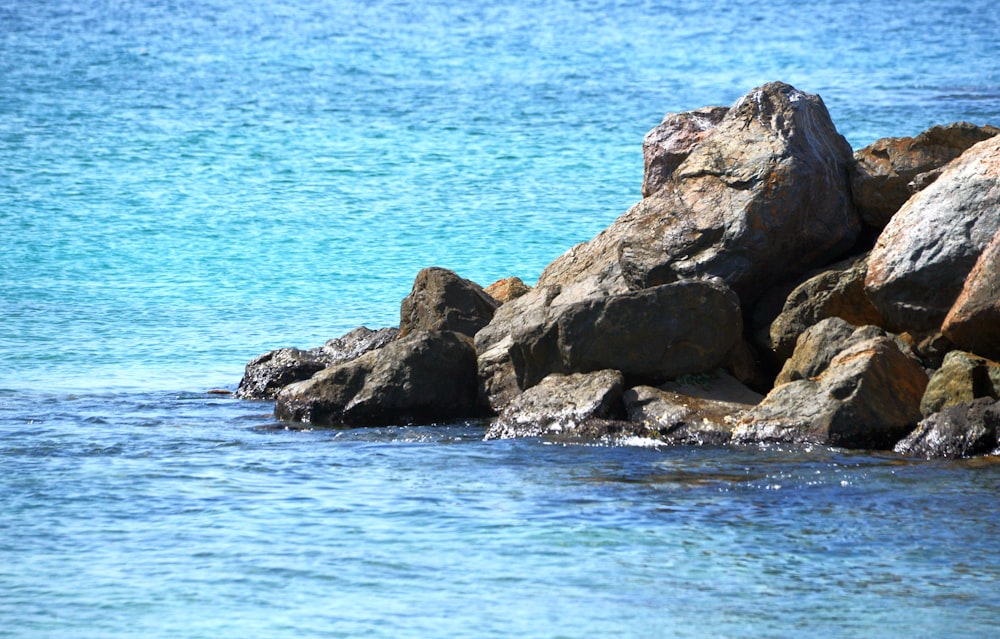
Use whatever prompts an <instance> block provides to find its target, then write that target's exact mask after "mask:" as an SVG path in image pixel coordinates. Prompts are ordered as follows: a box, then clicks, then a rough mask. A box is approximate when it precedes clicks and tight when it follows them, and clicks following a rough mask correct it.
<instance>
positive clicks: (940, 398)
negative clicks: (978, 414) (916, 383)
mask: <svg viewBox="0 0 1000 639" xmlns="http://www.w3.org/2000/svg"><path fill="white" fill-rule="evenodd" d="M980 397H992V398H993V399H997V398H1000V363H997V362H994V361H992V360H988V359H986V358H985V357H978V356H976V355H973V354H972V353H966V352H963V351H952V352H950V353H948V354H947V355H946V356H945V358H944V362H943V363H942V364H941V368H939V369H938V370H936V371H935V372H934V374H933V375H931V379H930V382H928V384H927V390H926V391H924V397H923V399H922V400H920V412H921V413H922V414H923V416H924V417H927V416H929V415H932V414H934V413H936V412H938V411H940V410H942V409H944V408H947V407H948V406H955V405H957V404H964V403H968V402H971V401H972V400H974V399H978V398H980Z"/></svg>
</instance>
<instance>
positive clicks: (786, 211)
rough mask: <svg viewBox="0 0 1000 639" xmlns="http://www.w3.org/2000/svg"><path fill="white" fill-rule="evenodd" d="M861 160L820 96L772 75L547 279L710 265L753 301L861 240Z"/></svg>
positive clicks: (593, 278)
mask: <svg viewBox="0 0 1000 639" xmlns="http://www.w3.org/2000/svg"><path fill="white" fill-rule="evenodd" d="M850 161H851V148H850V145H848V143H847V141H846V140H845V139H844V138H843V137H842V136H841V135H840V134H839V133H838V132H837V130H836V127H834V125H833V123H832V122H831V120H830V116H829V113H828V112H827V110H826V107H825V106H824V104H823V102H822V100H821V99H820V98H819V97H818V96H816V95H811V94H807V93H802V92H801V91H798V90H796V89H795V88H794V87H791V86H789V85H787V84H783V83H780V82H775V83H770V84H767V85H764V86H762V87H759V88H757V89H754V90H753V91H751V92H750V93H748V94H747V95H745V96H744V97H742V98H740V100H739V101H738V102H737V103H736V104H735V105H734V106H733V107H732V108H731V109H729V111H728V112H727V113H726V115H725V117H724V118H723V119H722V121H721V122H719V124H718V125H717V126H716V127H715V128H713V129H712V130H711V131H710V132H709V133H708V135H706V136H705V137H704V138H703V139H702V140H701V142H700V144H698V145H697V146H695V147H694V148H693V149H692V150H691V152H690V154H689V155H688V156H687V157H686V159H684V161H683V162H681V163H680V165H679V166H678V167H677V168H676V169H675V170H674V171H673V173H672V174H671V175H670V177H669V183H668V184H664V185H663V186H662V187H661V188H659V190H657V191H656V192H655V193H654V194H653V195H652V196H650V197H648V198H645V199H643V200H642V201H641V202H639V203H638V204H636V205H635V206H633V207H632V208H631V209H629V210H628V211H627V212H626V213H625V214H624V215H622V216H621V217H620V218H618V220H616V221H615V222H614V223H613V224H612V225H611V226H610V227H609V228H608V229H606V230H604V231H603V232H601V233H600V234H598V236H597V237H595V238H594V239H593V240H591V241H590V242H587V243H585V244H581V245H578V246H576V247H574V248H573V249H571V250H570V251H568V252H567V253H565V254H564V255H563V256H561V257H560V258H558V259H556V260H555V261H554V262H553V263H552V264H550V265H549V266H548V267H547V268H546V269H545V271H544V272H543V273H542V275H541V277H540V278H539V281H538V285H539V286H540V287H542V286H546V285H553V284H562V285H567V284H571V283H578V282H584V281H589V282H591V284H590V286H591V287H592V288H597V287H602V288H604V289H606V290H610V291H613V292H621V291H622V290H623V289H642V288H647V287H651V286H656V285H660V284H665V283H669V282H673V281H676V280H678V279H684V278H692V277H697V276H705V275H710V276H717V277H720V278H721V279H722V280H724V281H725V282H726V283H727V284H728V285H729V286H730V287H731V288H732V289H733V290H734V291H736V293H737V294H738V295H739V297H740V300H741V301H742V302H743V304H744V306H746V307H748V308H749V307H750V306H752V303H753V302H754V301H755V300H756V299H757V298H758V297H759V296H760V294H761V293H762V292H763V291H766V290H767V289H768V287H769V286H771V285H772V284H774V283H777V282H779V281H782V280H788V279H793V278H794V277H796V276H797V275H799V274H800V273H802V272H804V271H806V270H808V269H810V268H815V267H817V266H820V265H822V264H826V263H830V262H832V261H834V260H836V259H838V258H839V257H841V256H842V255H843V254H844V253H845V252H846V251H847V250H848V249H850V248H851V246H852V245H853V244H854V242H855V239H856V237H857V235H858V233H859V231H860V228H861V224H860V221H859V218H858V216H857V213H856V212H855V210H854V205H853V203H852V201H851V195H850V186H849V183H848V164H849V163H850Z"/></svg>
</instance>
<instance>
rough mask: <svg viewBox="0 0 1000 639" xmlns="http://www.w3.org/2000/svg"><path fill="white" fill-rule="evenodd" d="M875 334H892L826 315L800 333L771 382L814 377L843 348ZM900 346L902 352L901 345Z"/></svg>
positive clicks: (785, 381) (877, 328) (874, 327)
mask: <svg viewBox="0 0 1000 639" xmlns="http://www.w3.org/2000/svg"><path fill="white" fill-rule="evenodd" d="M877 337H892V336H890V335H889V334H888V333H886V332H885V330H883V329H881V328H879V327H877V326H871V325H868V326H862V327H857V326H854V325H853V324H851V323H849V322H847V321H845V320H843V319H841V318H839V317H829V318H827V319H825V320H823V321H821V322H819V323H818V324H815V325H813V326H811V327H809V328H808V329H806V331H805V332H804V333H802V335H801V336H800V337H799V339H798V342H797V343H796V346H795V351H794V352H793V353H792V356H791V357H789V358H788V360H787V361H786V362H785V365H784V366H783V367H782V368H781V372H779V373H778V377H777V379H775V380H774V385H775V386H780V385H781V384H787V383H789V382H794V381H796V380H799V379H812V378H814V377H818V376H820V375H822V374H823V371H825V370H826V369H827V368H828V367H829V366H830V362H832V361H833V358H834V357H836V356H837V355H839V354H840V352H841V351H843V350H844V349H845V348H848V347H850V346H853V345H854V344H858V343H860V342H864V341H867V340H870V339H874V338H877ZM896 345H897V346H900V343H899V342H897V344H896ZM900 350H903V351H904V352H906V350H905V349H903V348H901V349H900ZM906 354H907V355H909V353H906Z"/></svg>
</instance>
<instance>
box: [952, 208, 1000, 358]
mask: <svg viewBox="0 0 1000 639" xmlns="http://www.w3.org/2000/svg"><path fill="white" fill-rule="evenodd" d="M997 214H998V215H1000V213H997ZM941 331H942V333H944V335H945V336H946V337H947V338H948V339H949V340H951V341H952V342H953V343H954V344H955V345H956V346H958V347H959V348H963V349H966V350H970V351H973V352H975V353H977V354H980V355H985V356H987V357H991V358H993V359H1000V230H998V231H997V232H996V233H995V234H994V235H993V239H992V240H990V243H989V244H987V245H986V248H985V249H983V253H982V255H980V256H979V260H978V261H977V262H976V265H975V266H974V267H973V268H972V271H971V272H970V273H969V276H968V277H967V278H966V279H965V284H964V286H963V287H962V292H961V293H960V294H959V296H958V299H956V300H955V303H954V304H953V305H952V307H951V309H950V310H949V311H948V315H947V316H946V317H945V318H944V323H943V324H942V326H941Z"/></svg>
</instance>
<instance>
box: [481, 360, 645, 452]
mask: <svg viewBox="0 0 1000 639" xmlns="http://www.w3.org/2000/svg"><path fill="white" fill-rule="evenodd" d="M624 383H625V379H624V377H623V376H622V374H621V373H620V372H618V371H614V370H602V371H595V372H592V373H573V374H571V375H560V374H558V373H557V374H552V375H549V376H547V377H545V379H543V380H542V381H540V382H539V383H538V384H537V385H535V386H533V387H531V388H529V389H528V390H527V391H525V392H524V393H522V394H521V395H519V396H518V397H517V398H515V399H514V400H513V401H512V402H511V403H510V404H508V405H507V407H506V408H505V409H504V411H503V413H501V414H500V416H499V417H498V418H497V419H496V420H494V422H493V424H492V425H491V426H490V429H489V431H487V433H486V439H509V438H511V437H539V436H541V435H547V434H548V435H551V434H561V435H565V434H568V433H570V432H571V431H574V430H578V429H581V428H585V427H586V424H587V422H590V421H593V420H601V419H612V418H615V417H620V416H621V415H620V413H621V412H622V409H621V396H622V390H623V388H624Z"/></svg>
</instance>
